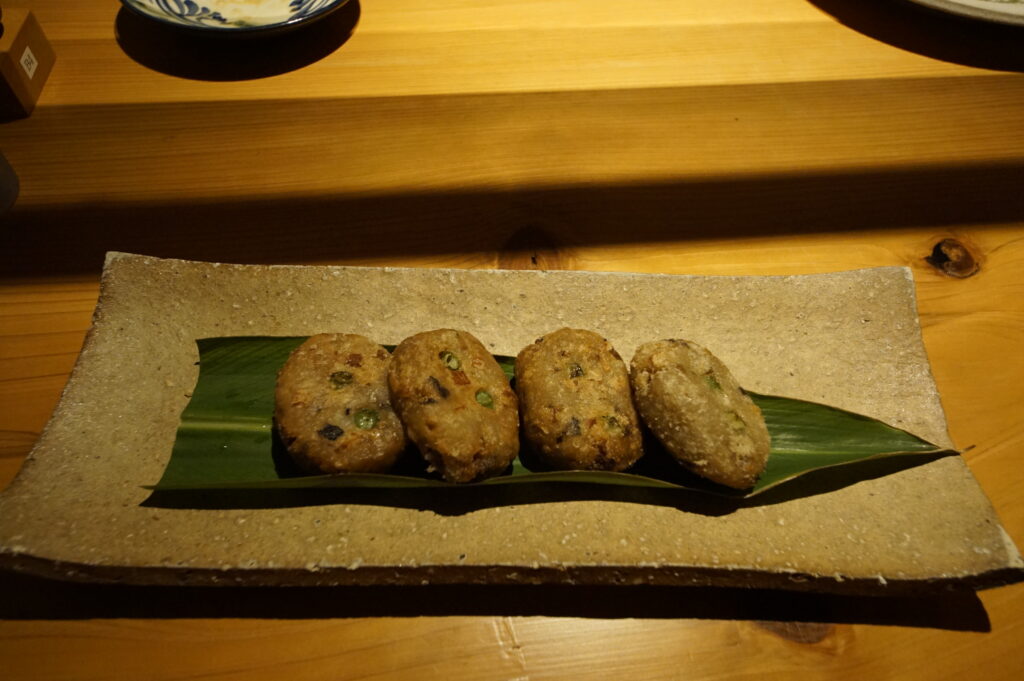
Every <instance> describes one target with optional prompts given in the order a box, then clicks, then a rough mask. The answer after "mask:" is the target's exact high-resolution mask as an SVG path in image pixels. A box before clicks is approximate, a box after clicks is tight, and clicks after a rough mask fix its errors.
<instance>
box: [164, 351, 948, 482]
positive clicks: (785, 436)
mask: <svg viewBox="0 0 1024 681" xmlns="http://www.w3.org/2000/svg"><path fill="white" fill-rule="evenodd" d="M304 340H305V338H297V337H287V338H267V337H247V338H208V339H202V340H200V341H198V346H199V355H200V373H199V380H198V382H197V384H196V388H195V391H194V392H193V394H192V398H191V400H190V401H189V404H188V406H187V407H186V408H185V410H184V411H183V412H182V418H181V424H180V426H179V428H178V433H177V438H176V440H175V443H174V448H173V451H172V454H171V459H170V462H169V463H168V465H167V468H166V469H165V470H164V474H163V476H162V477H161V479H160V481H159V482H158V483H157V484H156V485H153V486H150V489H154V490H158V491H169V490H218V489H222V490H238V489H254V490H255V489H305V488H326V487H363V488H374V487H378V488H416V487H450V486H451V485H450V484H449V483H445V482H443V481H441V480H437V479H433V478H430V477H428V476H426V475H425V474H424V473H423V471H422V470H421V469H419V468H417V466H416V465H415V464H411V465H407V466H406V468H403V469H401V470H398V471H396V472H395V474H388V475H366V474H360V475H338V476H328V475H316V476H310V475H300V474H297V472H296V471H295V469H294V467H293V466H292V464H291V462H290V460H289V459H288V456H287V454H286V453H285V452H283V451H282V448H281V446H280V444H279V443H277V442H276V441H275V438H274V436H273V428H272V426H273V424H272V419H273V412H274V384H275V381H276V379H277V372H278V370H279V369H280V367H281V366H282V365H283V364H284V362H285V360H287V358H288V355H289V354H290V353H291V351H292V350H293V349H295V348H296V347H298V346H299V345H300V344H301V343H302V342H303V341H304ZM497 359H498V362H499V364H500V365H501V366H502V369H503V370H504V371H505V373H506V375H507V376H508V377H509V379H510V380H511V379H512V378H513V376H514V367H515V360H514V358H511V357H497ZM750 396H751V398H752V399H753V400H754V401H755V402H756V403H757V405H758V406H759V407H760V408H761V410H762V412H763V413H764V416H765V421H766V423H767V425H768V430H769V432H770V434H771V437H772V452H771V455H770V457H769V459H768V467H767V469H766V471H765V472H764V474H763V475H762V476H761V478H760V479H759V480H758V482H757V484H756V485H755V486H754V487H753V488H752V489H750V490H747V491H745V492H736V491H735V490H728V489H725V488H721V487H718V486H717V485H714V484H712V483H708V482H706V481H701V480H698V479H696V478H695V477H693V476H689V475H688V474H687V473H686V472H685V471H683V470H682V468H681V467H680V466H678V465H676V464H675V463H674V462H669V461H668V456H667V454H666V453H665V452H664V451H660V452H659V451H658V450H659V446H658V445H657V444H656V443H653V444H652V445H650V446H647V447H646V449H647V451H648V453H647V454H645V456H644V458H643V459H642V460H641V462H640V463H639V464H638V465H637V466H636V467H635V468H634V470H633V471H631V472H627V473H609V472H595V471H532V470H530V469H529V468H527V467H526V465H525V464H524V463H523V461H522V460H520V459H517V460H516V461H515V462H514V464H513V466H512V467H511V469H510V471H509V472H508V474H506V475H503V476H499V477H495V478H490V479H488V480H485V481H483V482H480V483H475V484H476V485H508V484H533V483H552V482H570V483H585V484H599V485H615V486H627V487H654V488H659V487H660V488H670V489H671V488H674V489H691V490H698V491H704V492H710V493H714V494H722V495H727V496H752V495H755V494H758V493H760V492H763V491H764V490H767V489H770V488H772V487H775V486H777V485H780V484H783V483H786V482H789V481H791V480H794V479H796V478H799V477H800V476H802V475H805V474H807V473H810V472H813V471H817V470H821V469H824V468H830V467H835V466H842V465H845V464H851V463H855V462H859V461H864V460H868V459H876V458H880V457H891V456H914V455H919V456H920V455H927V456H928V457H929V458H933V457H934V456H935V455H936V454H941V453H946V452H947V450H943V449H942V448H941V447H939V446H937V445H934V444H932V443H930V442H927V441H925V440H923V439H921V438H919V437H917V436H916V435H913V434H911V433H908V432H906V431H904V430H900V429H898V428H894V427H892V426H890V425H887V424H885V423H882V422H881V421H878V420H875V419H872V418H868V417H866V416H861V415H859V414H854V413H851V412H848V411H843V410H841V409H836V408H834V407H829V406H827V405H823V404H817V403H814V402H807V401H803V400H796V399H791V398H786V397H777V396H771V395H760V394H756V393H750ZM949 453H952V452H949ZM850 469H851V475H855V474H854V473H853V472H852V471H853V467H850ZM854 481H855V478H851V482H854Z"/></svg>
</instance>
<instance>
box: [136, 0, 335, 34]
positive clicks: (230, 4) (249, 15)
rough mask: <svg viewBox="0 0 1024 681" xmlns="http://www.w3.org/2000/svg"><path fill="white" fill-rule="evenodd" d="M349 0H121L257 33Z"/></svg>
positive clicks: (165, 16) (221, 28)
mask: <svg viewBox="0 0 1024 681" xmlns="http://www.w3.org/2000/svg"><path fill="white" fill-rule="evenodd" d="M347 1H348V0H121V4H123V5H124V6H125V7H127V8H128V9H130V10H133V11H134V12H137V13H139V14H142V15H143V16H145V17H148V18H150V19H156V20H157V21H160V22H163V23H165V24H168V25H170V26H174V27H178V28H190V29H196V30H200V31H203V32H206V33H222V34H232V33H254V32H268V31H280V30H284V29H288V28H296V27H298V26H300V25H302V24H305V23H308V22H310V21H313V20H315V19H319V18H322V17H324V16H325V15H327V14H329V13H330V12H332V11H334V10H336V9H338V8H339V7H341V6H342V5H344V4H345V3H346V2H347Z"/></svg>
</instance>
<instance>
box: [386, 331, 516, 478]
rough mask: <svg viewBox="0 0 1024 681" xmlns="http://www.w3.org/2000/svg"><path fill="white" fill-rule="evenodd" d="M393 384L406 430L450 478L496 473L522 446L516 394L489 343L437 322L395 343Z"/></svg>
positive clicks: (433, 466) (390, 375) (394, 399)
mask: <svg viewBox="0 0 1024 681" xmlns="http://www.w3.org/2000/svg"><path fill="white" fill-rule="evenodd" d="M388 385H389V387H390V389H391V399H392V403H393V404H394V405H395V409H396V410H397V412H398V414H399V416H400V417H401V420H402V423H403V424H405V432H406V434H407V436H408V437H409V439H410V440H412V441H413V442H414V443H416V446H417V447H419V450H420V452H421V453H422V454H423V456H424V458H425V459H426V460H427V463H428V464H429V469H430V470H432V471H438V472H440V474H441V475H442V477H444V479H445V480H448V481H449V482H472V481H473V480H479V479H481V478H485V477H488V476H492V475H497V474H499V473H501V472H502V471H504V470H505V469H506V468H508V466H509V464H511V463H512V460H513V459H515V457H516V455H517V454H518V453H519V410H518V400H517V399H516V395H515V393H514V392H512V389H511V388H510V387H509V384H508V380H507V379H506V377H505V374H504V372H503V371H502V370H501V367H500V366H498V363H497V362H496V361H495V359H494V357H493V356H491V353H489V352H488V351H487V348H485V347H484V346H483V344H482V343H481V342H480V341H478V340H477V339H476V338H474V337H473V336H472V335H471V334H469V333H467V332H465V331H457V330H454V329H438V330H436V331H426V332H423V333H418V334H416V335H414V336H411V337H409V338H406V339H405V340H404V341H402V342H401V344H399V346H398V347H397V348H395V352H394V356H393V359H392V362H391V367H390V369H389V371H388Z"/></svg>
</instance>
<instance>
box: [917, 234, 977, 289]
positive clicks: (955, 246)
mask: <svg viewBox="0 0 1024 681" xmlns="http://www.w3.org/2000/svg"><path fill="white" fill-rule="evenodd" d="M925 262H927V263H928V264H929V265H931V266H932V267H934V268H935V269H937V270H939V271H940V272H942V273H943V274H946V275H948V276H950V277H956V278H957V279H966V278H967V277H969V276H971V275H973V274H975V273H977V272H978V270H979V269H980V265H978V259H977V258H975V257H974V254H972V253H971V251H970V250H969V249H968V248H967V246H965V245H964V244H962V243H961V242H959V241H957V240H956V239H943V240H942V241H940V242H939V243H937V244H935V248H933V249H932V252H931V255H929V256H927V257H926V258H925Z"/></svg>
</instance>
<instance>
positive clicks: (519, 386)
mask: <svg viewBox="0 0 1024 681" xmlns="http://www.w3.org/2000/svg"><path fill="white" fill-rule="evenodd" d="M516 393H517V394H518V396H519V404H520V412H521V415H522V424H523V437H524V438H525V439H526V440H527V441H528V442H529V443H530V445H531V446H532V447H533V449H534V451H535V452H536V454H537V456H538V457H539V458H540V459H541V460H542V461H544V462H545V463H546V464H548V465H549V466H551V467H553V468H558V469H568V470H574V469H575V470H612V471H621V470H625V469H626V468H629V467H630V466H632V465H633V464H634V463H635V462H636V460H637V459H639V458H640V456H641V454H643V449H642V445H641V436H640V425H639V420H638V417H637V414H636V410H635V409H634V408H633V402H632V397H631V395H630V386H629V373H628V372H627V370H626V365H625V363H624V362H623V361H622V358H621V357H620V356H619V354H618V353H617V352H615V349H614V348H613V347H612V345H611V343H609V342H608V341H607V340H605V339H604V338H602V337H601V336H599V335H598V334H596V333H594V332H593V331H585V330H581V329H567V328H563V329H559V330H557V331H554V332H552V333H549V334H547V335H545V336H543V337H541V338H538V339H537V340H536V342H534V343H532V344H531V345H528V346H526V347H525V348H523V350H522V351H520V353H519V356H518V357H517V358H516Z"/></svg>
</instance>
